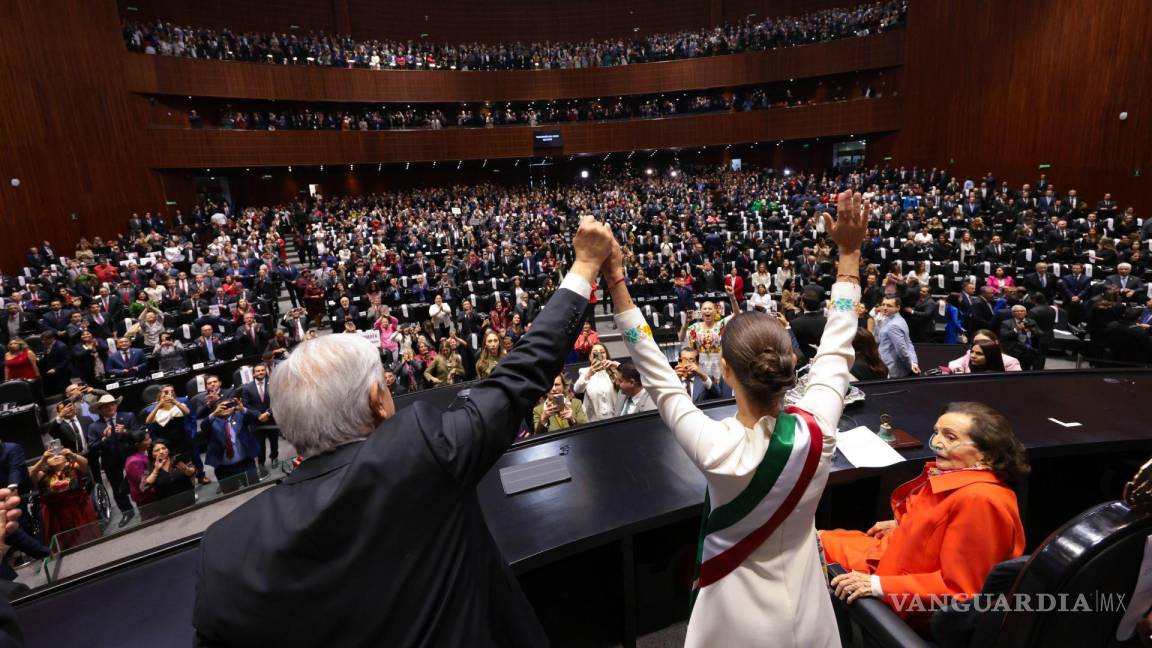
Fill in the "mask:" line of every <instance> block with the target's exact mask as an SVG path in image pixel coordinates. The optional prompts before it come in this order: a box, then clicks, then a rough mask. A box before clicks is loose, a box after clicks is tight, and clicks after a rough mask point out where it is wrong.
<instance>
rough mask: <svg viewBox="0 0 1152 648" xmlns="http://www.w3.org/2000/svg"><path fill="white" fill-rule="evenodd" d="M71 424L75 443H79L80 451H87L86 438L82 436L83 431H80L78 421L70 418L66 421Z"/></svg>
mask: <svg viewBox="0 0 1152 648" xmlns="http://www.w3.org/2000/svg"><path fill="white" fill-rule="evenodd" d="M68 422H69V423H70V424H71V426H72V434H75V435H76V443H77V444H79V445H80V452H81V453H84V452H87V451H88V440H87V439H85V438H84V433H83V432H81V431H80V421H77V420H76V419H72V420H70V421H68Z"/></svg>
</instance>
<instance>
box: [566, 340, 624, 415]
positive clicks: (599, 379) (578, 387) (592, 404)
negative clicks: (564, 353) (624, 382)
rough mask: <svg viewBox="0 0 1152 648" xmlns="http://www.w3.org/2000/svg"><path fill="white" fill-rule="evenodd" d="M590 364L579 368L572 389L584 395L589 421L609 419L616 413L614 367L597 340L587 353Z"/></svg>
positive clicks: (606, 352) (617, 364) (585, 411)
mask: <svg viewBox="0 0 1152 648" xmlns="http://www.w3.org/2000/svg"><path fill="white" fill-rule="evenodd" d="M589 358H590V359H591V364H590V365H588V366H587V367H585V368H583V369H581V370H580V375H579V376H578V377H577V378H576V382H575V383H574V384H573V385H572V391H573V392H575V393H576V394H578V395H582V396H584V402H583V403H582V404H583V406H584V413H585V414H587V416H588V420H589V421H600V420H603V419H610V418H612V417H613V416H615V415H616V412H615V408H614V406H615V403H616V380H615V379H616V368H617V367H619V366H620V363H619V362H613V361H612V358H611V357H610V356H609V355H608V349H607V348H606V347H605V346H604V345H603V344H600V343H599V342H597V343H596V344H593V345H592V351H591V353H590V354H589Z"/></svg>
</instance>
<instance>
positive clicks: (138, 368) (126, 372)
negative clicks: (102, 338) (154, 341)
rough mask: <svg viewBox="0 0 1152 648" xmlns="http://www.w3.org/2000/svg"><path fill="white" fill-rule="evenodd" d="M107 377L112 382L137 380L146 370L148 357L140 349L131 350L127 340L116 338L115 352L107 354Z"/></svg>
mask: <svg viewBox="0 0 1152 648" xmlns="http://www.w3.org/2000/svg"><path fill="white" fill-rule="evenodd" d="M106 366H107V369H108V377H109V378H112V379H114V380H122V379H125V378H139V377H141V376H143V375H144V374H145V373H146V372H147V370H148V357H147V356H145V355H144V352H143V351H141V350H140V349H133V348H132V342H130V341H129V340H128V338H123V337H122V338H117V340H116V350H115V351H109V352H108V360H107V363H106Z"/></svg>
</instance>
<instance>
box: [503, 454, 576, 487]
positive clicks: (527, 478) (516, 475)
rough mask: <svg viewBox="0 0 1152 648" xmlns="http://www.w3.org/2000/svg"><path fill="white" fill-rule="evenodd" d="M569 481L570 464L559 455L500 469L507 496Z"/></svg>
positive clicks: (570, 475) (570, 476) (570, 477)
mask: <svg viewBox="0 0 1152 648" xmlns="http://www.w3.org/2000/svg"><path fill="white" fill-rule="evenodd" d="M569 479H572V473H570V472H568V462H567V460H566V459H565V458H564V457H561V456H559V455H557V456H555V457H547V458H544V459H537V460H535V461H529V462H528V463H522V464H519V465H516V466H508V467H507V468H501V469H500V483H501V485H503V487H504V494H505V495H515V494H516V493H522V492H524V491H526V490H531V489H533V488H539V487H541V486H547V485H549V484H555V483H558V482H562V481H568V480H569Z"/></svg>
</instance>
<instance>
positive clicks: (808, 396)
mask: <svg viewBox="0 0 1152 648" xmlns="http://www.w3.org/2000/svg"><path fill="white" fill-rule="evenodd" d="M824 219H825V223H826V224H825V229H826V231H828V232H831V237H832V240H833V241H835V242H836V245H837V246H838V247H839V248H840V257H839V259H838V261H837V263H836V282H835V283H834V284H832V295H831V300H830V302H829V308H828V323H827V324H826V325H825V326H824V334H823V335H822V336H821V337H820V346H819V348H818V349H817V351H816V356H815V357H814V358H812V366H811V369H809V374H808V375H809V378H808V388H807V390H806V391H805V392H804V397H803V398H801V399H800V402H799V403H797V407H799V408H800V409H802V410H804V411H806V412H808V413H810V414H812V415H813V416H814V417H816V420H817V422H819V424H820V426H821V428H822V429H823V431H824V433H825V435H828V434H831V433H832V432H834V431H835V429H836V424H837V423H839V422H840V414H841V413H842V412H843V411H844V396H845V394H847V393H848V384H849V382H851V380H852V375H851V373H850V370H851V369H852V362H853V361H854V360H855V358H856V354H855V352H854V351H853V349H852V339H853V338H854V337H855V336H856V328H857V326H858V322H857V319H856V302H858V301H860V244H861V242H862V241H863V240H864V232H865V229H866V226H867V224H868V220H867V217H866V216H865V215H864V214H863V213H862V210H861V209H860V194H858V193H857V194H853V193H852V192H849V191H846V192H844V193H842V194H840V195H839V196H838V197H837V207H836V222H835V223H833V222H832V219H831V217H830V216H828V215H827V214H825V215H824Z"/></svg>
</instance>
